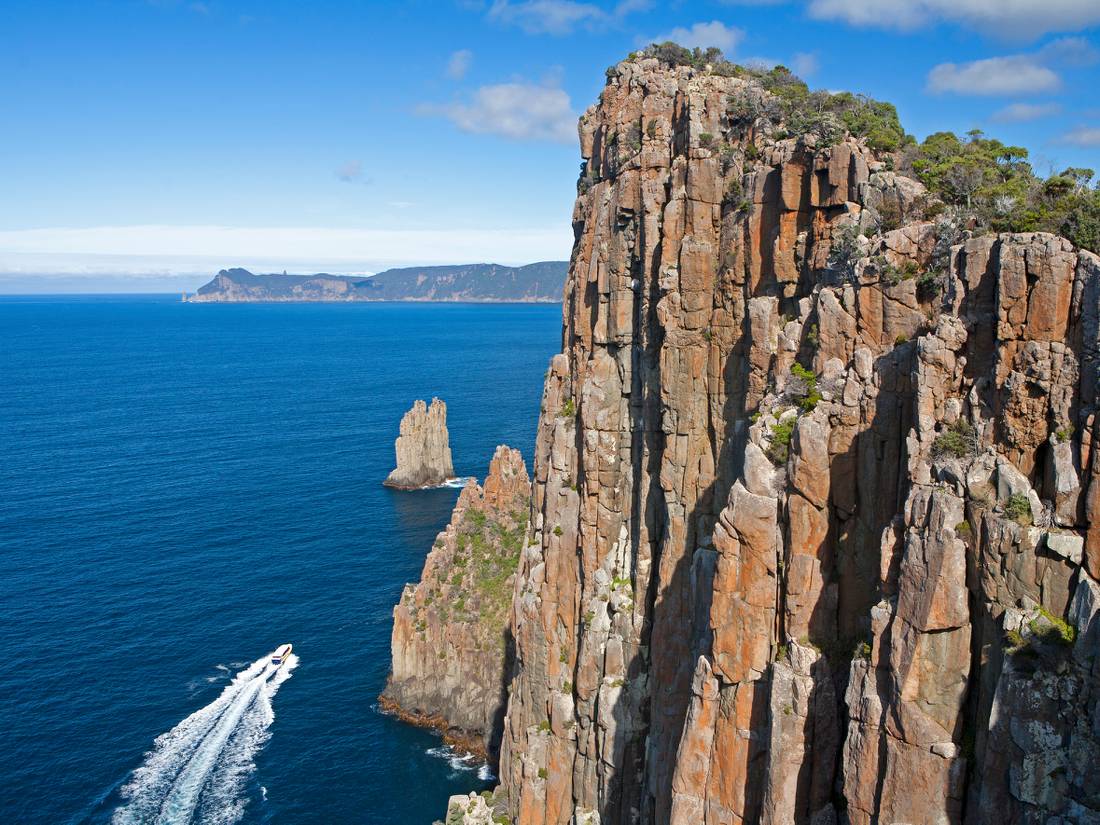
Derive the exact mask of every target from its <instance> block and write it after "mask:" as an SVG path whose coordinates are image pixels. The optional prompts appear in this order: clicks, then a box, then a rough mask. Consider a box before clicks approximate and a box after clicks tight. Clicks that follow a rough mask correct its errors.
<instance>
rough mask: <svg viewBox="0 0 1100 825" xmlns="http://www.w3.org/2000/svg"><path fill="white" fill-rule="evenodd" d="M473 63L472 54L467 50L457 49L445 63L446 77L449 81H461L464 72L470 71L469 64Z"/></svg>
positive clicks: (464, 74)
mask: <svg viewBox="0 0 1100 825" xmlns="http://www.w3.org/2000/svg"><path fill="white" fill-rule="evenodd" d="M473 62H474V53H473V52H472V51H470V50H469V49H459V50H458V51H457V52H455V53H454V54H452V55H451V58H450V60H448V61H447V77H449V78H451V80H462V78H464V77H465V76H466V72H468V71H470V64H471V63H473Z"/></svg>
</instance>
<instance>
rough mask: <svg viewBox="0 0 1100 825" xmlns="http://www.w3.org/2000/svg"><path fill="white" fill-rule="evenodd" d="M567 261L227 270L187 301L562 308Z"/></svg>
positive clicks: (186, 297)
mask: <svg viewBox="0 0 1100 825" xmlns="http://www.w3.org/2000/svg"><path fill="white" fill-rule="evenodd" d="M568 268H569V263H568V261H541V262H539V263H533V264H527V265H526V266H518V267H514V266H501V265H499V264H462V265H458V266H424V267H407V268H403V269H387V270H385V271H384V272H379V273H377V274H376V275H365V276H364V275H329V274H327V273H320V274H317V275H288V274H286V273H285V272H284V273H283V274H281V275H274V274H273V275H256V274H253V273H252V272H249V271H248V270H247V269H223V270H222V271H221V272H219V273H218V274H217V275H215V276H214V278H213V280H211V281H210V282H209V283H207V284H205V285H204V286H202V287H199V289H198V291H197V292H196V293H195V294H193V295H186V296H185V300H186V301H188V302H194V303H219V302H220V303H245V302H273V301H279V302H283V301H286V302H291V301H470V302H479V303H503V302H524V303H542V304H546V303H558V302H560V301H561V296H562V286H563V284H564V283H565V274H566V271H567V270H568Z"/></svg>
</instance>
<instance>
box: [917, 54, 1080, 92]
mask: <svg viewBox="0 0 1100 825" xmlns="http://www.w3.org/2000/svg"><path fill="white" fill-rule="evenodd" d="M1061 84H1062V81H1061V78H1059V77H1058V75H1057V73H1055V72H1054V71H1053V70H1052V69H1049V68H1048V67H1046V66H1044V65H1042V63H1041V62H1040V59H1039V57H1038V56H1037V55H1024V54H1017V55H1010V56H1008V57H989V58H986V59H985V60H974V61H972V62H970V63H941V64H940V65H938V66H936V67H934V68H933V69H932V71H930V72H929V73H928V84H927V86H928V91H930V92H935V93H936V94H942V93H944V92H953V93H955V94H961V95H1018V94H1036V93H1039V92H1052V91H1055V90H1057V89H1058V88H1059V87H1060V86H1061Z"/></svg>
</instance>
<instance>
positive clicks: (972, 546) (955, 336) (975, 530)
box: [500, 58, 1100, 825]
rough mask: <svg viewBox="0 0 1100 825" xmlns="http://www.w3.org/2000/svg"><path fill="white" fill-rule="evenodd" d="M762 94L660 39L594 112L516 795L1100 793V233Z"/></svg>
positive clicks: (537, 508)
mask: <svg viewBox="0 0 1100 825" xmlns="http://www.w3.org/2000/svg"><path fill="white" fill-rule="evenodd" d="M767 102H768V93H767V92H765V91H764V90H763V89H762V88H760V86H759V85H758V83H757V81H756V80H754V79H752V78H751V77H724V76H717V75H715V74H713V73H708V72H707V71H705V70H695V69H691V68H687V67H682V68H676V69H669V68H667V67H664V66H662V65H661V64H659V63H658V62H657V61H656V60H654V59H647V58H638V59H632V60H629V61H626V62H623V63H620V64H619V65H618V66H617V67H614V68H613V69H612V70H610V71H609V79H608V84H607V87H606V88H605V89H604V92H603V94H602V95H601V98H600V101H599V103H598V104H597V105H596V106H594V107H592V108H590V109H589V110H588V111H587V112H586V113H585V115H584V116H583V117H582V119H581V125H580V133H581V147H582V154H583V156H584V158H585V167H584V171H583V173H582V177H581V181H580V184H579V186H578V192H579V194H578V198H577V202H576V207H575V211H574V218H573V222H574V229H575V239H576V240H575V246H574V250H573V256H572V261H571V266H570V274H569V278H568V281H567V284H566V291H565V303H564V307H563V340H562V353H561V354H560V355H558V356H555V358H554V359H553V361H552V362H551V365H550V371H549V373H548V375H547V378H546V384H545V389H544V393H543V402H542V415H541V418H540V423H539V429H538V439H537V447H536V454H535V462H534V479H533V481H534V486H533V493H532V510H531V512H532V525H531V529H532V534H531V542H530V543H529V544H528V545H527V547H526V548H525V549H524V551H523V554H522V557H521V559H520V563H519V570H518V574H517V581H516V583H515V594H514V601H513V605H512V631H511V632H512V634H513V635H514V638H515V646H516V662H515V667H514V673H513V678H512V679H511V684H510V691H509V698H508V705H507V715H506V718H505V721H504V731H503V744H502V752H501V763H500V779H501V788H500V793H501V796H502V797H503V798H506V805H507V811H508V814H507V816H508V817H510V818H511V820H512V821H515V822H518V823H521V824H522V825H549V824H550V823H553V824H554V825H557V823H571V822H577V823H582V822H583V823H589V822H591V823H596V822H602V823H605V824H606V823H635V822H638V823H654V824H655V825H656V824H657V823H662V824H663V823H670V822H671V823H677V825H688V823H690V824H691V825H698V823H706V824H707V825H711V823H714V824H715V825H719V824H720V825H735V824H736V823H814V825H820V824H821V823H832V822H845V821H846V822H850V823H853V824H855V825H859V824H861V823H887V822H889V823H900V822H908V823H962V822H967V823H987V822H998V823H1005V824H1006V825H1007V824H1008V823H1044V825H1049V823H1052V822H1056V823H1086V822H1097V821H1100V784H1098V783H1097V782H1096V781H1095V770H1096V765H1098V764H1100V751H1098V742H1100V715H1098V710H1097V702H1098V697H1100V686H1098V674H1100V670H1098V668H1100V656H1098V653H1100V629H1098V626H1097V618H1096V617H1097V610H1098V607H1100V589H1098V586H1097V584H1096V577H1098V576H1100V536H1097V535H1096V534H1095V533H1094V531H1095V530H1096V529H1097V528H1096V527H1094V526H1093V525H1094V524H1100V521H1097V520H1096V519H1095V518H1093V515H1094V514H1096V515H1098V516H1100V482H1094V478H1095V476H1097V475H1098V474H1100V461H1098V460H1097V459H1096V458H1095V457H1094V452H1095V450H1094V449H1093V446H1094V441H1095V438H1096V434H1097V432H1098V430H1097V425H1096V421H1095V411H1096V391H1097V366H1098V363H1100V362H1098V360H1097V355H1098V339H1100V261H1098V259H1097V258H1096V256H1094V255H1091V254H1089V253H1087V252H1083V251H1079V250H1077V249H1075V248H1074V247H1072V246H1071V245H1070V244H1069V243H1068V242H1067V241H1065V240H1063V239H1061V238H1058V237H1055V236H1052V235H1046V234H1027V235H1000V236H997V235H987V236H983V237H971V236H970V233H968V232H966V231H960V229H959V228H957V227H951V226H949V225H947V223H946V222H945V221H944V220H943V218H942V217H940V218H935V219H930V220H926V219H925V217H926V216H930V217H934V215H935V213H936V211H937V210H936V208H935V207H936V204H935V202H934V199H932V198H930V197H929V196H928V195H927V193H926V192H925V191H924V189H923V187H922V186H921V184H919V183H917V182H916V181H914V180H911V179H909V178H906V177H904V176H902V175H900V174H897V173H895V172H893V171H890V164H889V163H888V159H887V158H886V157H885V156H882V157H880V156H877V155H876V153H875V152H873V151H872V150H871V149H869V148H868V147H867V146H866V145H865V144H864V143H863V142H861V141H858V140H855V139H853V138H850V137H847V138H845V137H843V136H841V137H839V138H837V140H836V142H832V143H831V145H823V143H822V142H819V141H816V140H815V139H813V138H812V137H808V136H797V135H796V136H786V135H785V134H784V132H783V131H782V130H780V129H775V128H771V127H765V126H763V125H762V121H761V120H760V119H759V118H756V117H755V116H754V114H753V113H754V111H755V108H754V107H757V108H758V107H762V106H766V105H767ZM887 214H889V215H890V216H891V220H889V221H887V220H885V219H884V216H886V215H887ZM963 229H964V228H963Z"/></svg>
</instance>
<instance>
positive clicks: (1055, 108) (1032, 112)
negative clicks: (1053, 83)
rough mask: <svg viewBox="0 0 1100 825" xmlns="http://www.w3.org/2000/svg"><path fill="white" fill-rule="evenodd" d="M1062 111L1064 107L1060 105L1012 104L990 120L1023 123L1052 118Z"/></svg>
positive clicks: (997, 112)
mask: <svg viewBox="0 0 1100 825" xmlns="http://www.w3.org/2000/svg"><path fill="white" fill-rule="evenodd" d="M1060 111H1062V106H1061V105H1060V104H1058V103H1010V104H1009V105H1008V106H1005V107H1004V108H1003V109H1000V110H999V111H996V112H994V113H993V115H992V116H991V117H990V120H993V121H995V122H997V123H1023V122H1025V121H1028V120H1039V119H1040V118H1044V117H1051V116H1053V115H1056V114H1058V113H1059V112H1060Z"/></svg>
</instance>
